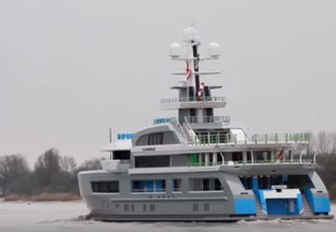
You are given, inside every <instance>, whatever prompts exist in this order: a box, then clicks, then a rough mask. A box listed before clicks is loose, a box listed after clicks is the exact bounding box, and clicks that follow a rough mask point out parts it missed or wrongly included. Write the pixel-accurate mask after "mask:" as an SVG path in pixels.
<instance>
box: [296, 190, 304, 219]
mask: <svg viewBox="0 0 336 232" xmlns="http://www.w3.org/2000/svg"><path fill="white" fill-rule="evenodd" d="M295 203H296V208H295V210H296V214H300V213H301V212H302V211H303V201H302V195H301V193H298V194H297V198H296V202H295Z"/></svg>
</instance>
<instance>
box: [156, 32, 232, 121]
mask: <svg viewBox="0 0 336 232" xmlns="http://www.w3.org/2000/svg"><path fill="white" fill-rule="evenodd" d="M183 42H184V46H182V45H180V44H179V43H173V44H171V45H170V57H171V58H172V60H176V61H183V62H185V63H186V70H185V71H182V72H174V73H173V75H181V76H184V78H185V79H184V80H183V81H181V82H182V84H183V85H182V86H174V87H172V88H173V89H178V90H179V98H177V99H174V100H173V99H163V101H161V105H162V106H163V108H165V109H177V110H178V121H179V122H180V123H181V124H182V123H184V122H185V120H188V119H189V120H190V121H193V122H200V123H203V122H205V121H209V119H210V121H212V120H213V117H214V115H213V109H214V108H218V107H225V105H226V100H225V98H223V97H220V98H218V97H212V96H211V93H210V89H214V88H220V87H221V86H207V85H205V83H204V82H203V81H201V75H202V76H203V75H211V74H219V73H220V72H219V71H206V72H201V71H200V67H199V66H200V62H201V61H205V60H217V59H218V57H219V45H218V44H217V43H210V44H209V46H208V56H206V57H202V56H200V52H199V47H200V45H201V43H200V36H199V35H198V32H197V30H196V29H195V28H194V27H187V28H186V29H185V30H184V36H183ZM191 66H193V67H191ZM166 100H168V101H166ZM170 100H171V101H170Z"/></svg>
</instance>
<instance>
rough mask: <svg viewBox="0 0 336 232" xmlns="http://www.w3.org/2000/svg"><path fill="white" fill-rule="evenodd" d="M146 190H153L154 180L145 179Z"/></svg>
mask: <svg viewBox="0 0 336 232" xmlns="http://www.w3.org/2000/svg"><path fill="white" fill-rule="evenodd" d="M145 183H146V192H154V181H152V180H150V181H146V182H145Z"/></svg>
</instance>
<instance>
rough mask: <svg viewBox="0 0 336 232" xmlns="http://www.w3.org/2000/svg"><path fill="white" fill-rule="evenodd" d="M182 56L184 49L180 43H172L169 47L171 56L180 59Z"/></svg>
mask: <svg viewBox="0 0 336 232" xmlns="http://www.w3.org/2000/svg"><path fill="white" fill-rule="evenodd" d="M181 55H182V47H181V45H180V44H179V43H172V44H171V45H170V46H169V56H171V57H179V56H181Z"/></svg>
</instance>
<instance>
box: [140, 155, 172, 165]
mask: <svg viewBox="0 0 336 232" xmlns="http://www.w3.org/2000/svg"><path fill="white" fill-rule="evenodd" d="M169 164H170V157H169V156H168V155H162V156H140V157H135V167H136V168H149V167H169Z"/></svg>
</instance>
